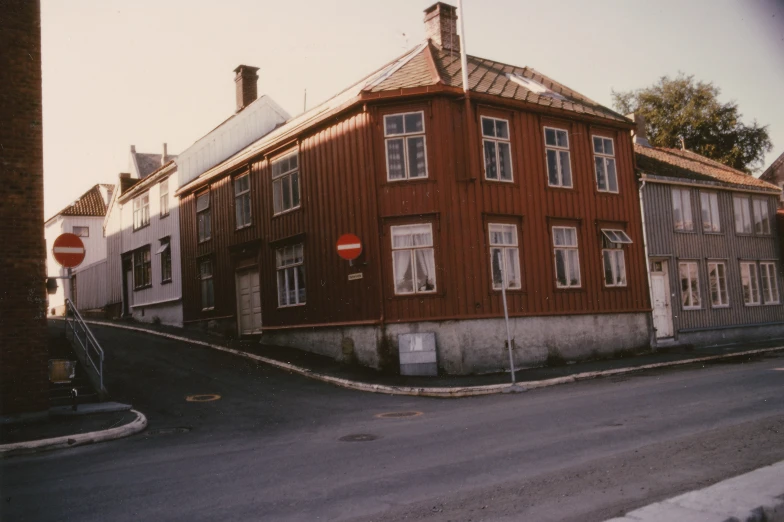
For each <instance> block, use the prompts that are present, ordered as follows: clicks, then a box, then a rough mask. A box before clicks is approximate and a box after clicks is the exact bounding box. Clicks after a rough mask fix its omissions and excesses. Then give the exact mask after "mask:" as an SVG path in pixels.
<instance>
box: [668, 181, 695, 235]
mask: <svg viewBox="0 0 784 522" xmlns="http://www.w3.org/2000/svg"><path fill="white" fill-rule="evenodd" d="M672 220H673V224H674V226H675V230H683V231H692V230H694V221H693V220H692V217H691V190H689V189H682V188H675V187H672Z"/></svg>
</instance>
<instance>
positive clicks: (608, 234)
mask: <svg viewBox="0 0 784 522" xmlns="http://www.w3.org/2000/svg"><path fill="white" fill-rule="evenodd" d="M631 243H632V240H631V238H630V237H629V235H628V234H626V232H624V231H623V230H620V229H614V228H607V229H604V228H603V229H602V262H603V263H604V286H626V259H625V257H624V253H623V245H629V244H631Z"/></svg>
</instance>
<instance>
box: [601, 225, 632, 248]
mask: <svg viewBox="0 0 784 522" xmlns="http://www.w3.org/2000/svg"><path fill="white" fill-rule="evenodd" d="M602 234H604V237H606V238H607V241H609V242H610V243H621V244H624V245H631V244H632V238H630V237H629V235H628V234H627V233H626V232H624V231H623V230H618V229H615V228H603V229H602Z"/></svg>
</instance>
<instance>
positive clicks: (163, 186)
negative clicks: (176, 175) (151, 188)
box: [158, 178, 169, 217]
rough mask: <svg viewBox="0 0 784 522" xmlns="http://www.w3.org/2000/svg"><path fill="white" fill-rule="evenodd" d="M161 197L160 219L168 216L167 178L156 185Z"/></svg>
mask: <svg viewBox="0 0 784 522" xmlns="http://www.w3.org/2000/svg"><path fill="white" fill-rule="evenodd" d="M158 188H159V192H160V195H161V217H163V216H168V215H169V178H166V179H165V180H163V181H161V183H160V184H159V185H158Z"/></svg>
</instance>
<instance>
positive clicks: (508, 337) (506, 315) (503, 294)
mask: <svg viewBox="0 0 784 522" xmlns="http://www.w3.org/2000/svg"><path fill="white" fill-rule="evenodd" d="M503 276H506V274H503ZM505 279H506V277H503V278H502V280H501V299H503V301H504V321H505V322H506V347H507V348H508V349H509V369H510V370H511V372H512V386H514V384H515V367H514V357H512V336H511V335H510V334H509V311H508V309H507V306H506V281H505Z"/></svg>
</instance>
